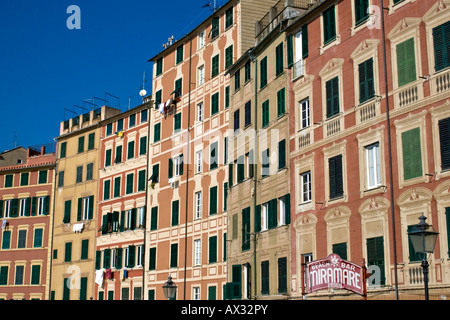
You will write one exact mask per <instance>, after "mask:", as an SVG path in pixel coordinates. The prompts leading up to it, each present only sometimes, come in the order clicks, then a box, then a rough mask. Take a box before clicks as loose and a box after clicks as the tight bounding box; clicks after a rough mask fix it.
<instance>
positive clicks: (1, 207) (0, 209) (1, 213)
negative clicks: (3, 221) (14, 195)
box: [0, 200, 5, 218]
mask: <svg viewBox="0 0 450 320" xmlns="http://www.w3.org/2000/svg"><path fill="white" fill-rule="evenodd" d="M4 203H5V201H4V200H0V218H3V210H4V209H3V204H4Z"/></svg>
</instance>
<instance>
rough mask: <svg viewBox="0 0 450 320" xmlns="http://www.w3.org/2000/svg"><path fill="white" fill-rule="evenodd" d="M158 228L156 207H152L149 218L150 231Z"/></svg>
mask: <svg viewBox="0 0 450 320" xmlns="http://www.w3.org/2000/svg"><path fill="white" fill-rule="evenodd" d="M157 228H158V207H153V208H152V212H151V217H150V230H151V231H153V230H156V229H157Z"/></svg>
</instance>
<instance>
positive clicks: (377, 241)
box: [367, 237, 385, 285]
mask: <svg viewBox="0 0 450 320" xmlns="http://www.w3.org/2000/svg"><path fill="white" fill-rule="evenodd" d="M367 265H369V266H373V265H375V266H378V267H379V268H380V272H381V275H380V280H381V281H380V282H381V283H380V285H384V284H385V270H384V239H383V237H378V238H371V239H367Z"/></svg>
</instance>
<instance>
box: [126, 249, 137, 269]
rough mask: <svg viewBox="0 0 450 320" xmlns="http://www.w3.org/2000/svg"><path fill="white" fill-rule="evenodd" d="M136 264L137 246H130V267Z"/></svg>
mask: <svg viewBox="0 0 450 320" xmlns="http://www.w3.org/2000/svg"><path fill="white" fill-rule="evenodd" d="M135 264H136V246H129V247H128V265H127V267H128V268H134V266H135Z"/></svg>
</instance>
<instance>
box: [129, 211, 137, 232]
mask: <svg viewBox="0 0 450 320" xmlns="http://www.w3.org/2000/svg"><path fill="white" fill-rule="evenodd" d="M136 218H137V209H136V208H133V209H131V226H130V229H131V230H136Z"/></svg>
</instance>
